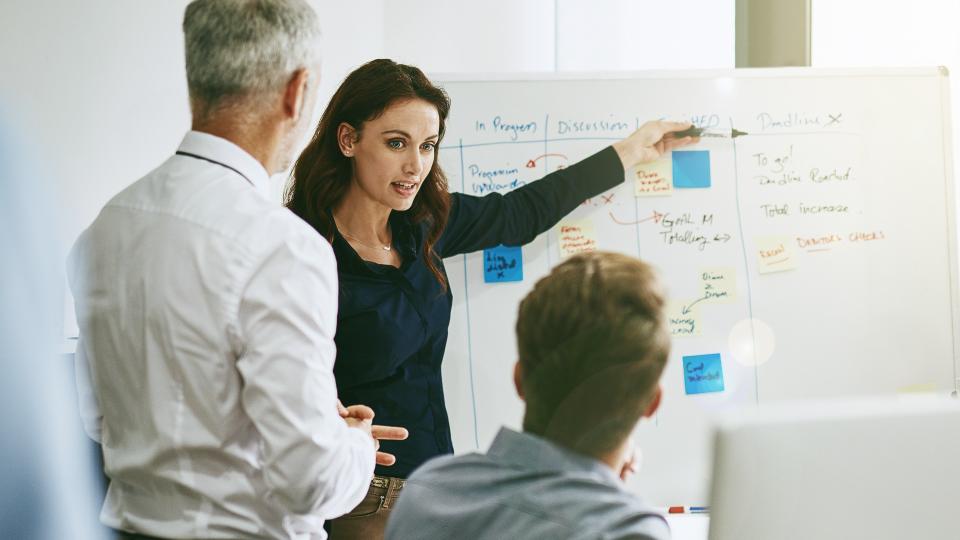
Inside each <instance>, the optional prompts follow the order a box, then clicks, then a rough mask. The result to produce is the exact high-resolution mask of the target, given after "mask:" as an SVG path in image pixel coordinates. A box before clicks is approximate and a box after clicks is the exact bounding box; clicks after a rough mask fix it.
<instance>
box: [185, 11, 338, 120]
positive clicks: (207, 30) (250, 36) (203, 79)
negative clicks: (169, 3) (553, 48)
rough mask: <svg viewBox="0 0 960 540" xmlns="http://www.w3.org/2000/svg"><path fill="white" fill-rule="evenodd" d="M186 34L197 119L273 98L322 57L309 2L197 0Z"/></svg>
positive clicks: (189, 79)
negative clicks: (229, 104)
mask: <svg viewBox="0 0 960 540" xmlns="http://www.w3.org/2000/svg"><path fill="white" fill-rule="evenodd" d="M183 34H184V40H185V49H186V56H187V87H188V89H189V91H190V101H191V104H192V105H193V106H194V113H195V114H196V113H197V112H198V111H197V108H198V107H199V108H200V110H202V111H207V112H210V111H211V110H212V109H216V108H217V106H218V105H221V104H223V103H224V102H225V101H227V100H232V99H233V98H242V99H243V100H246V99H248V98H254V99H256V98H261V97H264V96H266V95H269V94H270V93H272V92H274V91H277V90H279V89H280V88H282V87H283V85H285V84H286V83H287V82H288V81H289V80H290V77H291V76H292V75H293V73H294V72H295V71H296V70H298V69H301V68H304V67H312V65H313V64H314V63H315V62H316V61H317V60H318V59H319V58H318V57H319V54H320V51H319V46H318V45H319V38H320V24H319V21H318V20H317V14H316V12H314V11H313V8H311V7H310V5H309V4H307V3H306V1H305V0H195V1H194V2H191V3H190V5H188V6H187V10H186V13H185V14H184V16H183Z"/></svg>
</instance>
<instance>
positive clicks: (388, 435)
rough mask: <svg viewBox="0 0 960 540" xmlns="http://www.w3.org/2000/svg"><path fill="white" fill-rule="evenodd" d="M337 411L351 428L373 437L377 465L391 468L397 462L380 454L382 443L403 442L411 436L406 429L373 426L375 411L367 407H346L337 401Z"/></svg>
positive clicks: (388, 456)
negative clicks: (358, 429)
mask: <svg viewBox="0 0 960 540" xmlns="http://www.w3.org/2000/svg"><path fill="white" fill-rule="evenodd" d="M337 411H338V412H339V413H340V416H341V417H343V419H344V420H345V421H346V422H347V425H349V426H350V427H359V428H360V429H362V430H363V431H365V432H366V433H369V434H370V436H371V437H373V442H374V444H375V445H376V448H377V449H378V451H377V465H384V466H390V465H393V464H394V463H396V462H397V458H396V456H394V455H393V454H388V453H387V452H380V451H379V448H380V441H381V440H385V441H402V440H404V439H406V438H407V437H408V436H409V433H408V432H407V430H406V429H404V428H402V427H395V426H378V425H373V417H374V412H373V409H371V408H370V407H367V406H366V405H351V406H349V407H344V406H343V404H342V403H340V400H337Z"/></svg>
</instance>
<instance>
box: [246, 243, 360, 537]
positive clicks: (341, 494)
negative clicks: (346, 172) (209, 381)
mask: <svg viewBox="0 0 960 540" xmlns="http://www.w3.org/2000/svg"><path fill="white" fill-rule="evenodd" d="M274 234H286V235H287V238H286V239H285V240H284V241H283V243H281V244H280V245H279V246H278V247H277V248H276V249H275V250H274V251H273V252H272V253H270V254H269V256H267V257H266V259H265V260H263V261H260V263H259V266H258V268H256V269H255V270H254V272H253V275H252V277H251V278H250V279H249V281H248V282H247V284H246V286H245V288H244V290H243V294H242V298H241V300H240V306H239V317H238V325H239V333H240V337H241V339H242V341H243V348H244V349H243V351H241V354H240V355H239V358H238V360H237V368H238V370H239V371H240V374H241V376H242V378H243V391H242V394H241V400H242V404H243V407H244V409H245V411H246V413H247V415H248V416H249V417H250V419H251V421H252V422H253V424H254V426H255V427H256V429H257V430H258V432H259V434H260V436H261V440H262V443H261V453H262V460H263V475H264V480H265V482H266V484H267V485H268V486H269V489H270V494H269V496H270V497H271V498H273V499H274V500H275V502H276V503H278V504H280V505H282V506H283V507H284V508H286V509H288V510H289V511H290V512H291V513H294V514H308V513H309V514H312V515H315V516H319V517H322V518H324V519H330V518H334V517H337V516H340V515H343V514H345V513H347V512H349V511H350V510H352V509H353V508H354V507H355V506H356V505H357V504H359V503H360V501H361V500H362V499H363V497H364V495H365V494H366V492H367V489H368V488H369V485H370V479H371V478H372V476H373V469H374V464H375V463H374V462H375V455H374V453H375V450H374V443H373V439H372V438H371V437H370V436H369V435H367V434H365V433H364V432H362V431H360V430H359V429H354V428H350V427H348V426H347V424H346V422H344V420H343V419H342V418H340V416H339V414H338V412H337V406H336V400H337V387H336V383H335V381H334V377H333V362H334V358H335V352H336V348H335V345H334V342H333V336H334V334H335V332H336V323H337V273H336V262H335V259H334V256H333V251H332V250H331V248H330V246H329V244H327V243H326V241H324V240H323V239H322V238H321V237H320V236H318V235H315V234H313V231H310V234H309V235H308V234H306V233H304V234H301V235H295V234H292V233H290V232H288V231H281V232H279V233H274Z"/></svg>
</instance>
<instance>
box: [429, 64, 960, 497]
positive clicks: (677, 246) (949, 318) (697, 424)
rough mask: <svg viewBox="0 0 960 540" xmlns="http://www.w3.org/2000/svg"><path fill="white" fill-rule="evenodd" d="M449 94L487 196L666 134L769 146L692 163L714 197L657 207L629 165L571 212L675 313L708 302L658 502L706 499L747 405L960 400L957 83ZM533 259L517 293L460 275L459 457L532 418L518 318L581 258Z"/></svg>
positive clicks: (559, 83) (713, 78)
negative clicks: (698, 360) (704, 168)
mask: <svg viewBox="0 0 960 540" xmlns="http://www.w3.org/2000/svg"><path fill="white" fill-rule="evenodd" d="M437 80H439V81H441V83H440V84H441V86H443V87H444V88H445V89H446V90H447V92H449V94H450V96H451V98H452V100H453V107H452V111H451V115H450V120H449V122H448V124H447V135H446V138H445V141H444V144H443V148H442V149H441V152H440V163H441V164H442V165H443V167H444V169H445V171H446V172H447V174H448V177H449V180H450V187H451V190H453V191H463V192H465V193H470V194H483V193H486V192H488V191H489V190H490V189H494V190H497V191H500V192H507V191H510V190H511V189H513V188H515V187H516V186H518V185H522V184H523V183H525V182H530V181H533V180H536V179H538V178H540V177H542V176H543V175H544V174H546V173H547V172H550V171H553V170H555V169H556V168H557V167H558V166H562V165H564V164H566V163H573V162H575V161H577V160H579V159H582V158H583V157H586V156H588V155H590V154H592V153H593V152H596V151H598V150H600V149H601V148H603V147H604V146H606V145H609V144H610V143H611V142H613V141H615V140H617V139H620V138H622V137H624V136H626V135H627V134H629V133H630V132H632V130H634V129H635V128H636V127H637V126H638V125H639V124H640V123H642V122H643V121H645V120H647V119H656V118H668V119H674V120H690V121H693V122H694V123H696V124H698V125H701V126H718V127H731V126H735V127H737V128H738V129H740V130H745V131H747V132H749V133H750V134H751V135H750V136H747V137H743V138H739V139H736V140H735V141H734V140H730V139H709V140H708V139H704V140H703V141H702V142H701V143H700V144H699V145H698V146H696V147H691V148H685V149H684V150H705V151H708V152H709V154H708V155H709V171H710V180H711V185H710V187H709V188H695V189H674V190H673V191H672V193H671V194H669V195H665V196H664V195H661V196H655V197H637V196H635V191H634V190H635V187H634V184H635V180H634V179H635V177H636V172H635V171H627V174H626V176H627V182H626V183H624V184H622V185H621V186H619V187H617V188H615V189H614V190H611V191H609V192H608V193H606V194H605V195H604V196H602V197H596V198H594V199H592V200H590V201H588V202H586V203H585V204H584V205H582V206H580V207H579V208H578V209H577V210H575V211H574V213H573V214H572V215H571V216H570V218H571V219H576V220H587V222H589V223H592V225H593V227H594V229H595V240H596V245H597V247H598V248H599V249H602V250H612V251H619V252H623V253H627V254H631V255H635V256H640V257H641V258H643V259H645V260H647V261H648V262H651V263H652V264H654V265H655V266H656V267H657V268H658V269H659V271H660V274H661V276H662V277H663V279H664V281H665V282H666V284H667V287H668V290H669V294H670V296H671V298H673V299H675V300H677V301H679V302H681V305H682V306H690V304H693V303H695V306H694V307H693V308H690V309H689V310H688V311H690V312H695V313H694V314H695V315H696V318H695V320H694V321H693V324H694V325H695V326H696V330H697V331H696V334H695V335H689V336H679V335H678V336H675V339H674V341H673V351H672V354H671V358H670V361H669V363H668V366H667V368H666V371H665V372H664V376H663V380H662V383H663V386H664V391H665V393H664V400H663V403H662V405H661V408H660V411H659V413H658V414H657V415H656V417H655V418H654V419H652V420H649V421H644V422H643V423H642V424H641V426H640V427H639V429H638V431H637V439H638V443H639V446H640V447H641V448H642V451H643V467H642V469H641V471H640V473H639V474H638V475H636V476H635V477H634V478H633V479H632V480H631V488H632V489H635V490H636V491H638V492H639V493H642V494H643V495H644V496H645V497H646V498H647V499H648V500H650V501H652V502H654V503H657V504H667V505H669V504H700V503H705V502H706V500H707V488H708V485H707V483H708V477H709V473H710V470H709V469H710V452H711V448H710V444H711V442H710V441H709V434H710V425H711V421H712V418H713V417H714V415H715V414H716V413H718V412H720V411H723V410H725V409H728V408H730V407H734V406H744V405H746V406H757V405H758V404H759V405H762V404H763V403H768V402H773V401H776V400H785V399H795V398H813V397H832V396H840V395H858V394H885V393H896V392H901V391H909V390H917V389H920V390H928V391H937V392H948V391H950V390H953V389H954V387H955V384H956V367H955V366H956V361H955V358H956V356H957V355H956V343H955V337H954V336H956V335H958V334H957V321H956V320H955V317H954V311H955V309H954V306H955V305H957V303H956V298H957V295H956V291H955V288H954V286H953V284H954V281H955V276H956V253H955V234H954V230H955V227H954V213H955V203H954V200H955V199H954V194H953V183H952V157H951V152H952V150H951V148H952V147H951V136H950V127H949V122H948V120H947V119H949V118H950V111H949V103H948V97H947V96H948V87H947V80H948V77H947V75H946V73H945V72H944V71H942V70H939V69H934V68H930V69H909V70H889V69H887V70H881V69H871V70H816V69H776V70H739V71H726V72H713V71H712V72H682V73H672V72H664V73H651V74H631V75H620V76H616V77H596V76H589V77H584V76H566V77H552V76H545V77H543V78H537V77H533V78H525V79H524V80H506V79H502V78H501V79H496V78H489V77H476V78H474V80H462V79H461V80H454V79H452V78H445V77H442V76H441V77H437ZM701 156H702V155H701ZM778 160H779V161H778ZM491 171H492V172H491ZM784 205H786V207H784ZM761 237H768V238H770V239H772V240H773V244H771V246H785V247H784V248H783V249H785V250H786V251H785V252H784V254H783V257H784V258H783V259H782V260H781V259H777V260H776V261H772V260H771V259H770V258H769V257H768V256H769V255H770V254H771V253H772V252H771V249H773V248H772V247H769V246H765V245H763V242H762V241H761ZM760 250H764V257H763V260H764V261H766V263H764V264H763V265H761V263H760V262H759V261H760V260H761V255H760ZM522 255H523V274H524V276H523V281H519V282H513V283H485V282H484V268H483V265H484V261H483V255H482V254H481V253H474V254H471V255H467V256H462V257H455V258H451V259H448V260H447V261H446V267H447V272H448V274H449V277H450V284H451V288H452V291H453V294H454V299H455V303H454V307H453V320H452V326H451V329H450V337H449V342H448V345H447V351H446V358H445V360H444V380H445V387H446V399H447V405H448V410H449V412H450V415H451V424H452V428H453V436H454V443H455V445H456V448H457V451H458V452H465V451H472V450H474V449H476V448H480V449H483V450H485V449H486V448H487V447H488V445H489V443H490V441H491V440H492V438H493V436H494V435H495V434H496V432H497V430H498V429H499V427H500V426H501V425H508V426H511V427H514V428H519V426H520V423H521V418H522V411H523V405H522V403H521V401H520V400H519V398H517V397H516V393H515V391H514V388H513V384H512V368H513V364H514V362H515V361H516V345H515V339H514V323H515V320H516V310H517V305H518V303H519V300H520V299H521V298H522V297H523V296H524V295H525V294H526V293H527V292H528V291H529V289H530V288H531V287H532V285H533V283H534V282H535V281H536V280H537V279H539V278H541V277H542V276H544V275H545V274H546V273H547V272H548V271H549V269H550V268H551V267H552V266H553V265H555V264H557V263H558V261H559V260H560V252H559V249H558V232H557V230H556V229H554V230H551V231H550V232H548V233H545V234H543V235H541V236H540V237H538V238H537V239H536V240H535V241H533V242H532V243H530V244H528V245H526V246H524V247H523V250H522ZM784 261H786V262H784ZM778 264H779V265H781V266H779V267H777V266H776V265H778ZM761 266H762V268H763V269H771V270H780V271H773V272H770V273H761V272H760V270H761ZM791 266H793V267H794V268H792V269H789V270H782V268H783V267H791ZM717 268H719V269H726V270H725V272H728V273H730V275H733V276H735V278H734V280H733V281H734V282H735V285H734V286H733V287H732V288H731V289H730V296H731V298H728V300H729V301H728V302H725V303H719V302H714V301H712V300H701V301H699V302H696V300H697V299H698V298H702V297H703V296H704V289H703V287H704V285H703V273H704V271H705V270H707V269H717ZM722 273H723V271H721V274H722ZM751 319H752V320H759V321H761V322H760V323H753V324H751V323H750V321H751ZM743 321H746V322H743ZM678 322H679V321H678ZM684 323H685V324H690V321H684ZM738 323H739V325H738ZM680 326H682V324H681V325H679V326H678V328H679V327H680ZM764 328H769V330H770V332H771V334H772V337H773V340H774V341H775V345H774V349H773V351H772V354H771V355H769V360H768V361H766V362H765V363H762V364H761V365H759V366H757V365H751V362H749V357H747V358H746V359H747V360H748V361H747V362H742V361H740V360H738V357H740V358H741V359H742V358H743V355H744V351H746V352H747V353H749V351H750V350H751V347H755V349H753V350H758V351H759V350H760V349H762V348H763V347H765V346H768V345H770V340H768V339H767V337H768V336H766V335H765V333H764V332H763V329H764ZM715 353H717V354H720V355H721V365H722V370H723V381H724V390H723V391H722V392H711V393H702V394H690V395H688V394H686V393H685V384H684V374H683V367H682V358H683V357H684V356H692V355H701V354H715ZM753 364H755V362H754V363H753Z"/></svg>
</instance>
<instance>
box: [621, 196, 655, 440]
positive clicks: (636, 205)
mask: <svg viewBox="0 0 960 540" xmlns="http://www.w3.org/2000/svg"><path fill="white" fill-rule="evenodd" d="M627 186H629V187H631V188H632V187H633V183H631V182H629V181H628V182H627ZM633 195H634V197H633V221H634V222H635V223H634V230H635V231H636V233H637V258H638V259H642V258H643V256H642V253H643V250H642V249H641V248H640V199H639V198H638V197H636V196H635V195H636V194H633ZM653 425H654V426H656V427H660V409H659V408H657V410H656V412H654V413H653Z"/></svg>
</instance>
